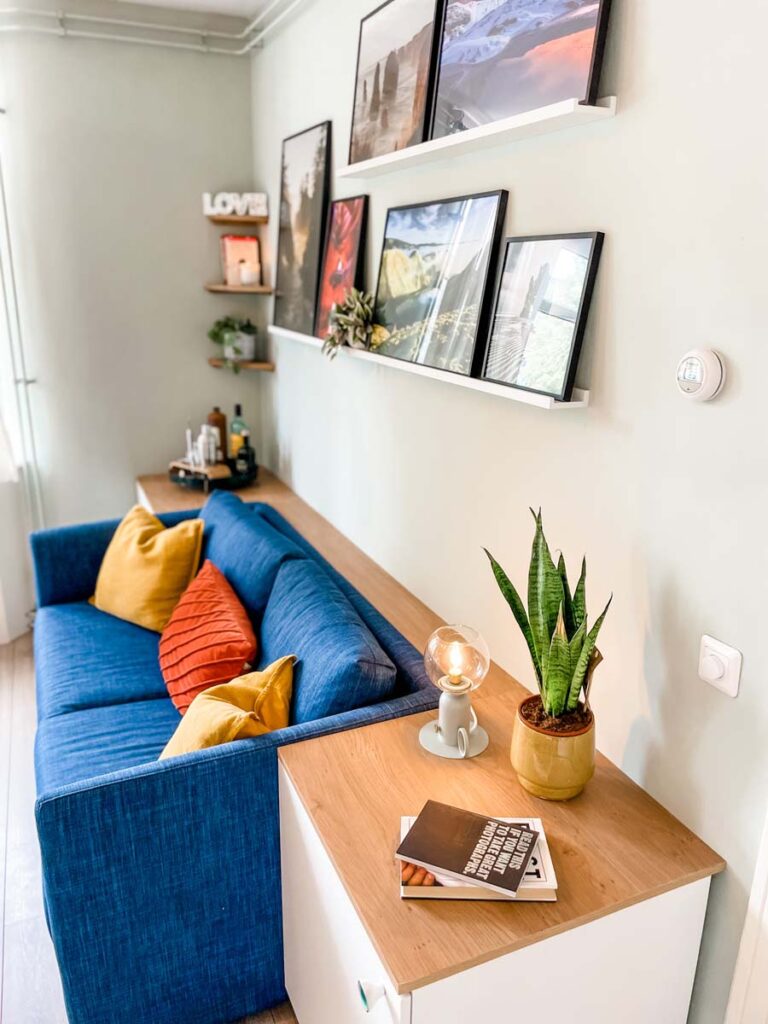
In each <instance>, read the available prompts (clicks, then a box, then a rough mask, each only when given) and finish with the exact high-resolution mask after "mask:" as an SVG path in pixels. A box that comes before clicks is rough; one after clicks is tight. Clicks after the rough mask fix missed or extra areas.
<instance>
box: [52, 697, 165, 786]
mask: <svg viewBox="0 0 768 1024" xmlns="http://www.w3.org/2000/svg"><path fill="white" fill-rule="evenodd" d="M180 721H181V718H180V716H179V712H178V711H177V710H176V708H175V707H174V706H173V704H172V703H171V701H170V699H169V698H167V697H166V699H165V700H144V701H137V702H135V703H133V704H115V705H113V706H112V707H104V708H89V709H88V710H86V711H72V712H70V713H69V714H68V715H57V716H56V717H55V718H45V719H43V721H42V722H40V724H39V725H38V728H37V737H36V739H35V776H36V779H37V792H38V796H43V795H44V794H46V793H50V792H52V791H53V790H55V789H57V788H58V787H59V786H66V785H68V784H69V783H71V782H83V781H84V780H86V779H91V778H94V777H95V776H97V775H104V774H106V773H107V772H116V771H119V770H120V769H122V768H132V767H134V766H135V765H139V764H146V763H147V762H148V761H156V760H157V758H158V757H159V756H160V754H161V752H162V750H163V747H164V746H165V745H166V743H167V742H168V740H169V739H170V738H171V736H172V735H173V733H174V730H175V729H176V726H177V725H178V724H179V722H180Z"/></svg>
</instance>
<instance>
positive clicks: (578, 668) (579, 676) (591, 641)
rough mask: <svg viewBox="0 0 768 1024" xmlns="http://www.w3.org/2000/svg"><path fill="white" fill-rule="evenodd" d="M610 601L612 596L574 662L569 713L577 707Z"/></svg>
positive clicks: (568, 705) (569, 696)
mask: <svg viewBox="0 0 768 1024" xmlns="http://www.w3.org/2000/svg"><path fill="white" fill-rule="evenodd" d="M612 600H613V594H611V596H610V597H609V598H608V604H607V605H606V606H605V608H603V612H602V615H600V616H599V617H598V619H597V621H596V622H595V624H594V626H593V627H592V629H590V631H589V632H588V633H587V635H586V637H585V639H584V645H583V646H582V648H581V654H580V655H579V660H578V661H577V662H576V665H575V667H574V670H573V676H572V678H571V688H570V692H569V694H568V703H567V707H568V710H569V711H575V710H576V708H577V706H578V703H579V695H580V694H581V688H582V686H583V685H584V679H585V677H586V674H587V668H588V667H589V659H590V658H591V657H592V651H593V650H594V649H595V644H596V643H597V634H598V633H599V632H600V627H601V626H602V624H603V620H604V619H605V616H606V615H607V614H608V609H609V608H610V607H611V601H612Z"/></svg>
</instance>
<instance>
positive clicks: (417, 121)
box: [349, 0, 439, 164]
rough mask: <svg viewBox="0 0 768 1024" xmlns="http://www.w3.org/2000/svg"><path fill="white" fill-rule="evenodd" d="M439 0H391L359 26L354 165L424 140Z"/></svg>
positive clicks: (351, 148)
mask: <svg viewBox="0 0 768 1024" xmlns="http://www.w3.org/2000/svg"><path fill="white" fill-rule="evenodd" d="M438 2H439V0H437V2H436V0H387V2H386V3H384V4H382V5H381V7H377V8H376V10H375V11H372V12H371V13H370V14H369V15H367V17H365V18H363V20H362V21H361V22H360V41H359V43H358V48H357V70H356V72H355V97H354V102H353V106H352V131H351V133H350V139H349V162H350V163H351V164H356V163H359V162H360V161H361V160H369V159H371V157H374V156H383V155H384V154H385V153H393V152H394V151H395V150H398V149H405V147H406V146H412V145H414V143H416V142H423V141H424V139H425V137H426V130H427V129H428V127H429V124H428V115H429V111H430V106H431V93H430V87H431V77H432V76H431V71H432V65H433V51H434V48H435V45H436V40H437V34H436V31H435V20H436V16H437V3H438Z"/></svg>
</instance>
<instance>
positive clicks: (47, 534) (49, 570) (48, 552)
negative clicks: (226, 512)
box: [29, 511, 197, 608]
mask: <svg viewBox="0 0 768 1024" xmlns="http://www.w3.org/2000/svg"><path fill="white" fill-rule="evenodd" d="M196 516H197V513H196V512H194V511H192V512H169V513H167V514H165V515H161V516H158V517H157V518H158V519H159V520H160V521H161V522H163V523H165V525H166V526H176V524H177V523H181V522H183V521H184V520H185V519H194V518H195V517H196ZM119 525H120V520H119V519H109V520H102V521H101V522H98V523H84V524H83V525H82V526H60V527H57V528H56V529H54V530H38V531H37V532H36V533H33V534H32V535H31V536H30V538H29V543H30V546H31V548H32V562H33V567H34V573H35V589H36V591H37V607H38V608H44V607H45V606H46V605H49V604H63V603H64V602H65V601H87V600H88V598H89V597H91V596H92V595H93V592H94V591H95V589H96V577H97V576H98V575H99V569H100V568H101V560H102V559H103V558H104V552H105V551H106V550H107V548H108V546H109V542H110V541H111V540H112V534H113V533H114V532H115V530H116V529H117V527H118V526H119Z"/></svg>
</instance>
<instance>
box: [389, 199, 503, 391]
mask: <svg viewBox="0 0 768 1024" xmlns="http://www.w3.org/2000/svg"><path fill="white" fill-rule="evenodd" d="M506 209H507V193H506V192H505V191H498V192H483V193H480V194H478V195H470V196H459V197H457V198H455V199H438V200H435V201H432V202H424V203H411V204H410V205H408V206H397V207H393V208H392V209H390V210H389V211H388V212H387V221H386V225H385V228H384V242H383V245H382V251H381V261H380V263H379V278H378V286H377V289H376V303H375V321H376V323H377V324H380V325H381V326H382V327H384V328H385V329H386V331H387V332H388V337H387V338H386V340H385V341H384V342H383V343H382V344H381V345H380V346H379V347H378V348H377V349H376V351H377V353H379V354H381V355H387V356H392V357H393V358H395V359H404V360H407V361H408V362H411V363H420V364H421V365H422V366H432V367H435V368H436V369H440V370H449V371H451V372H452V373H460V374H463V375H464V376H470V375H472V374H473V373H476V372H477V371H478V369H479V365H478V358H479V356H480V354H481V353H479V351H478V349H479V346H478V339H480V338H483V337H485V335H486V332H487V326H488V318H489V316H490V312H491V305H492V303H493V286H492V284H491V282H492V281H493V279H494V274H495V268H496V261H497V258H498V251H499V245H500V243H501V234H502V231H503V226H504V216H505V214H506Z"/></svg>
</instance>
